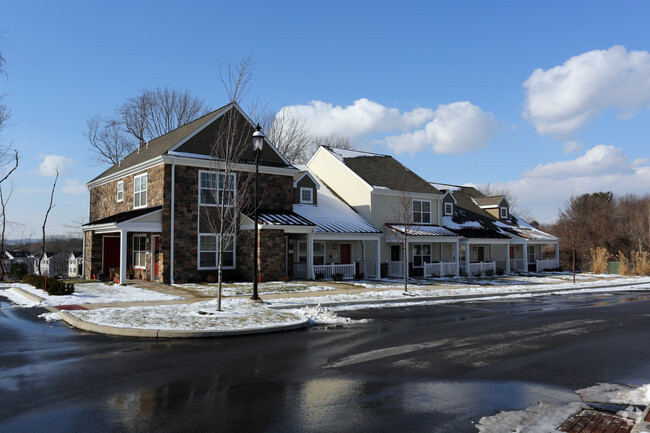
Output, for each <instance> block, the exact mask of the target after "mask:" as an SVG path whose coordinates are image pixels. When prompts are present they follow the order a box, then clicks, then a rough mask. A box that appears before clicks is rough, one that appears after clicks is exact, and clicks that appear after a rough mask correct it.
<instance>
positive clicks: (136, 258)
mask: <svg viewBox="0 0 650 433" xmlns="http://www.w3.org/2000/svg"><path fill="white" fill-rule="evenodd" d="M140 239H142V241H141V242H143V245H141V246H140V245H136V240H140ZM136 246H137V247H141V248H143V249H141V250H138V249H136ZM140 259H141V260H142V263H141V264H140V265H139V263H140ZM133 269H147V235H133Z"/></svg>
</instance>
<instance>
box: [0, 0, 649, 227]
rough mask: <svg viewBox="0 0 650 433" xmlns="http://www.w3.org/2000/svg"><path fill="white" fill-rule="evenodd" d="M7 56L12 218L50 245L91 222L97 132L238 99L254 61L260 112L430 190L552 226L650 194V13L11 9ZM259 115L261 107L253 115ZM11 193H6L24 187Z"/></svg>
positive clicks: (4, 19) (560, 5)
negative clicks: (402, 170)
mask: <svg viewBox="0 0 650 433" xmlns="http://www.w3.org/2000/svg"><path fill="white" fill-rule="evenodd" d="M2 11H3V12H2V15H1V17H0V30H3V31H4V32H6V33H5V36H4V39H3V40H2V41H1V45H0V49H1V50H2V52H3V54H4V56H5V58H6V60H7V73H8V78H7V79H2V80H1V81H0V93H1V92H5V93H6V94H7V96H6V99H5V102H6V103H7V104H8V105H9V107H10V109H11V111H12V117H11V120H10V125H9V127H8V128H6V129H5V130H4V132H3V133H2V136H1V137H0V139H1V140H2V141H3V143H4V144H12V145H13V146H15V147H16V148H17V149H18V150H19V152H20V154H21V161H20V168H19V171H18V172H17V173H16V174H15V175H14V176H12V180H13V182H14V195H13V197H12V199H11V201H10V204H9V207H8V215H7V219H8V220H9V221H12V222H14V223H17V224H15V225H14V226H13V229H14V234H15V236H21V237H23V236H26V235H29V234H33V235H34V237H38V236H40V227H41V225H42V219H43V215H44V212H45V209H46V208H47V202H48V200H49V189H50V188H51V184H52V180H53V178H52V170H51V168H52V167H54V166H59V169H60V171H61V177H60V180H59V184H58V186H57V190H56V194H55V203H56V207H55V208H54V210H53V212H52V214H51V215H50V218H49V220H48V233H51V234H62V233H66V232H69V231H70V229H68V228H66V225H75V224H78V223H79V222H80V221H81V220H82V219H84V221H87V215H88V193H87V190H86V188H85V186H84V184H85V183H86V182H87V181H89V180H90V179H92V178H93V177H95V176H96V175H97V174H98V173H100V172H101V171H102V170H103V169H104V167H101V166H97V165H92V164H91V160H90V157H89V156H90V155H89V151H88V148H89V145H88V143H87V140H86V138H85V137H84V135H83V132H84V130H85V128H86V120H87V119H88V117H90V116H91V115H94V114H111V113H112V112H113V110H114V109H115V107H117V106H118V105H119V104H120V103H122V102H123V101H124V100H125V99H126V98H128V97H131V96H134V95H136V94H137V93H138V91H139V90H140V89H144V88H151V87H154V86H169V87H173V88H178V89H187V90H189V91H190V92H191V93H193V94H195V95H199V96H201V97H203V98H204V99H205V101H206V102H207V103H208V104H209V105H211V106H212V107H214V108H217V107H219V106H221V105H223V104H225V103H226V102H227V100H226V96H225V92H224V91H223V88H222V86H221V84H220V82H219V77H218V73H219V66H220V65H228V64H235V63H237V62H238V61H240V60H241V59H242V58H244V57H246V56H247V55H248V54H250V53H251V52H253V53H254V61H255V70H254V76H253V83H252V86H251V89H250V91H249V100H252V99H254V98H257V99H258V100H259V101H260V102H261V103H265V104H268V106H269V108H271V109H273V110H280V109H285V110H290V111H291V112H292V113H293V114H295V115H300V116H302V117H303V118H304V119H305V122H306V123H307V124H308V125H309V127H310V128H311V129H312V130H313V131H314V132H317V133H324V132H327V131H329V132H331V133H336V134H339V135H347V136H350V138H351V139H352V142H353V144H354V145H355V146H357V147H359V148H361V149H364V150H370V151H375V152H379V153H389V154H392V155H394V156H395V157H396V158H397V159H398V160H400V161H401V162H402V163H404V164H405V165H406V166H408V167H409V168H411V169H412V170H413V171H415V172H416V173H418V174H419V175H421V176H422V177H424V178H425V179H427V180H430V181H435V182H440V183H452V184H467V183H469V184H476V185H485V184H487V183H490V185H491V186H494V187H496V188H506V189H508V190H509V191H510V192H511V194H512V195H513V196H514V197H515V199H516V205H517V206H518V207H520V208H522V209H524V210H526V213H527V214H528V215H529V216H531V217H533V218H535V219H537V220H539V221H543V222H551V221H553V220H554V219H555V218H556V217H557V213H558V209H559V208H560V207H561V206H562V205H563V204H564V202H565V201H566V199H567V198H568V197H569V196H571V195H572V194H576V195H577V194H582V193H585V192H594V191H600V190H612V191H614V192H615V194H625V193H647V192H649V187H648V185H650V183H649V182H650V163H649V162H648V160H647V158H648V156H649V155H648V154H649V152H648V137H649V136H650V134H649V132H650V113H649V111H648V107H649V104H650V54H649V51H650V30H648V25H647V20H648V17H649V16H650V3H648V2H642V1H634V2H626V1H622V2H615V3H614V2H610V1H584V2H583V1H575V2H564V1H563V2H554V1H545V2H515V1H501V2H485V1H466V2H444V3H443V2H422V1H412V2H410V1H405V2H399V3H396V2H381V1H373V2H365V1H357V2H355V1H346V2H338V1H329V2H304V1H301V2H268V1H264V2H257V1H249V2H218V1H216V2H215V1H211V2H207V1H186V2H183V3H179V2H164V1H158V2H145V1H142V2H125V1H114V2H110V3H98V2H70V1H61V2H44V1H24V2H7V3H5V4H4V5H3V7H2ZM243 105H244V108H246V102H245V103H244V104H243ZM8 186H9V185H5V188H7V187H8Z"/></svg>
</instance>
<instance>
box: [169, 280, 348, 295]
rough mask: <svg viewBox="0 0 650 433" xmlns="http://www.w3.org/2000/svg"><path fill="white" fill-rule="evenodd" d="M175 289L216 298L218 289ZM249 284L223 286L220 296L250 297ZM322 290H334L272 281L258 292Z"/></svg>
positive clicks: (214, 286)
mask: <svg viewBox="0 0 650 433" xmlns="http://www.w3.org/2000/svg"><path fill="white" fill-rule="evenodd" d="M174 286H176V287H180V288H183V289H186V290H194V291H196V292H198V293H199V294H201V295H203V296H214V297H217V296H218V290H219V289H218V287H217V284H207V283H206V284H174ZM251 286H252V284H251V283H231V284H225V283H224V284H223V285H222V287H221V295H222V296H226V297H228V296H250V295H251V290H252V288H251ZM323 290H336V288H335V287H332V286H323V285H312V284H310V283H303V282H297V281H291V282H288V283H284V282H280V281H272V282H267V283H262V284H261V286H260V292H262V293H264V294H265V295H272V294H278V293H302V292H318V291H323Z"/></svg>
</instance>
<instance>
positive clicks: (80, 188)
mask: <svg viewBox="0 0 650 433" xmlns="http://www.w3.org/2000/svg"><path fill="white" fill-rule="evenodd" d="M63 192H64V193H66V194H70V195H79V194H85V193H87V192H88V188H86V187H85V186H84V185H83V184H82V183H81V182H79V181H78V180H77V179H70V178H68V179H66V180H65V185H64V186H63Z"/></svg>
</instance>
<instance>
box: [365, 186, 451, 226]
mask: <svg viewBox="0 0 650 433" xmlns="http://www.w3.org/2000/svg"><path fill="white" fill-rule="evenodd" d="M409 198H410V199H411V200H413V199H415V200H428V201H430V202H431V224H438V223H439V222H440V215H439V212H440V204H439V202H440V198H437V197H432V196H428V195H422V194H416V193H411V194H409ZM400 207H401V197H400V196H399V195H395V194H382V193H381V192H374V193H373V194H372V202H371V210H372V217H371V218H370V223H371V224H372V225H374V226H375V227H377V228H379V229H383V227H384V225H385V224H386V223H400V222H403V221H400V218H399V213H400V212H401V210H400Z"/></svg>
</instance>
